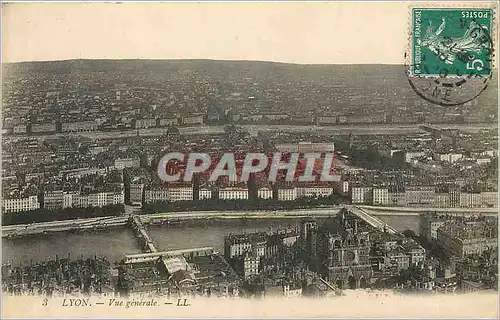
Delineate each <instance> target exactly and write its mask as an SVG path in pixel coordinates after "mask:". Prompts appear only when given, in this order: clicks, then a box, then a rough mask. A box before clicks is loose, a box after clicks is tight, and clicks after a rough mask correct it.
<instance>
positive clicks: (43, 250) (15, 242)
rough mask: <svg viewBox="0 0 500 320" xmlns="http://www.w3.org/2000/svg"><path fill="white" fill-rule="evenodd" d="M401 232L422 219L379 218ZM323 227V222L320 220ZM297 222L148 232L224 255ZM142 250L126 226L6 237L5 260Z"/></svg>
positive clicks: (166, 245) (222, 223)
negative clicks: (232, 240)
mask: <svg viewBox="0 0 500 320" xmlns="http://www.w3.org/2000/svg"><path fill="white" fill-rule="evenodd" d="M377 217H378V218H380V219H382V220H384V221H386V222H387V224H389V225H390V226H392V227H394V228H396V229H397V230H399V231H404V230H406V229H411V230H414V231H415V232H417V233H418V230H419V224H420V222H419V217H418V216H389V215H387V216H377ZM318 220H319V223H320V224H321V221H320V220H321V219H318ZM297 224H298V220H295V219H265V220H257V219H255V220H238V219H235V220H219V221H211V222H209V223H201V222H196V223H191V224H190V225H187V226H186V225H183V226H149V227H148V233H149V235H150V236H151V237H152V239H153V240H154V241H155V242H156V243H157V244H158V247H159V248H160V250H173V249H183V248H193V247H205V246H213V247H214V249H215V250H216V251H219V252H221V253H222V252H224V236H226V235H229V234H230V233H234V234H237V233H243V232H247V233H249V232H255V231H267V230H270V229H272V230H276V229H278V228H279V227H287V226H295V225H297ZM139 252H140V248H139V246H138V243H137V241H136V239H135V237H134V234H133V232H132V231H131V230H130V229H128V228H125V227H115V228H112V229H109V230H105V231H92V232H90V231H89V232H83V233H68V232H61V233H53V234H46V235H33V236H27V237H23V238H2V261H3V262H10V263H12V264H13V265H25V264H29V263H30V261H33V262H35V261H42V260H46V259H49V258H55V256H56V255H59V256H60V257H66V256H68V254H70V257H71V258H72V259H76V258H79V257H81V256H82V255H83V256H84V257H91V256H93V255H94V254H98V255H102V256H105V257H107V258H108V259H109V260H110V261H112V262H114V261H119V260H121V259H122V258H123V256H124V255H125V254H129V253H139Z"/></svg>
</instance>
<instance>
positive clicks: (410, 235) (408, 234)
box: [403, 229, 417, 239]
mask: <svg viewBox="0 0 500 320" xmlns="http://www.w3.org/2000/svg"><path fill="white" fill-rule="evenodd" d="M403 235H404V236H405V237H408V238H412V239H414V238H416V237H417V235H416V234H415V231H413V230H410V229H406V230H405V231H403Z"/></svg>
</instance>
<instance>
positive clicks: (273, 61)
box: [2, 58, 405, 66]
mask: <svg viewBox="0 0 500 320" xmlns="http://www.w3.org/2000/svg"><path fill="white" fill-rule="evenodd" d="M140 60H142V61H213V62H256V63H274V64H287V65H298V66H319V65H344V66H348V65H386V66H404V65H405V64H404V63H380V62H356V63H303V62H285V61H276V60H258V59H256V60H252V59H214V58H172V59H169V58H69V59H57V60H24V61H12V62H2V64H3V65H4V64H5V65H9V64H11V65H12V64H21V63H49V62H72V61H140Z"/></svg>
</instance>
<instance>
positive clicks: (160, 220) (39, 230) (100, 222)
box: [2, 206, 498, 237]
mask: <svg viewBox="0 0 500 320" xmlns="http://www.w3.org/2000/svg"><path fill="white" fill-rule="evenodd" d="M359 207H360V208H363V209H365V211H367V212H368V213H369V214H372V215H374V216H415V217H418V216H419V215H420V214H422V213H425V212H430V211H432V212H437V213H442V214H460V215H478V214H482V215H487V216H497V215H498V212H497V210H498V208H471V209H464V208H406V207H374V206H359ZM341 208H342V206H332V207H330V208H311V209H296V210H284V211H278V210H276V211H255V210H254V211H184V212H165V213H152V214H144V215H140V217H141V221H143V223H145V224H160V225H161V224H168V223H178V222H179V221H185V220H212V219H242V218H243V219H262V220H265V219H297V218H304V217H313V218H320V217H328V216H333V215H336V214H337V213H338V212H339V210H340V209H341ZM127 220H128V216H126V215H124V216H119V217H106V218H90V219H77V220H64V221H53V222H42V223H32V224H24V225H11V226H2V237H22V236H25V235H28V234H44V233H54V232H63V231H78V230H84V229H106V228H108V227H112V226H123V225H126V224H127Z"/></svg>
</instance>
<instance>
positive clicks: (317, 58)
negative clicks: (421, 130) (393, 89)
mask: <svg viewBox="0 0 500 320" xmlns="http://www.w3.org/2000/svg"><path fill="white" fill-rule="evenodd" d="M409 20H410V9H409V4H408V3H404V2H385V3H383V2H382V3H367V2H365V3H355V2H337V3H332V2H330V3H320V2H316V3H296V2H288V3H251V2H246V3H235V2H233V3H221V2H211V3H121V4H113V3H84V4H82V3H10V4H6V5H4V6H3V10H2V38H3V41H2V45H3V46H2V59H3V62H19V61H50V60H66V59H220V60H260V61H278V62H289V63H302V64H362V63H377V64H379V63H380V64H402V63H403V62H404V61H403V59H404V53H405V51H407V46H408V29H409Z"/></svg>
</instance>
